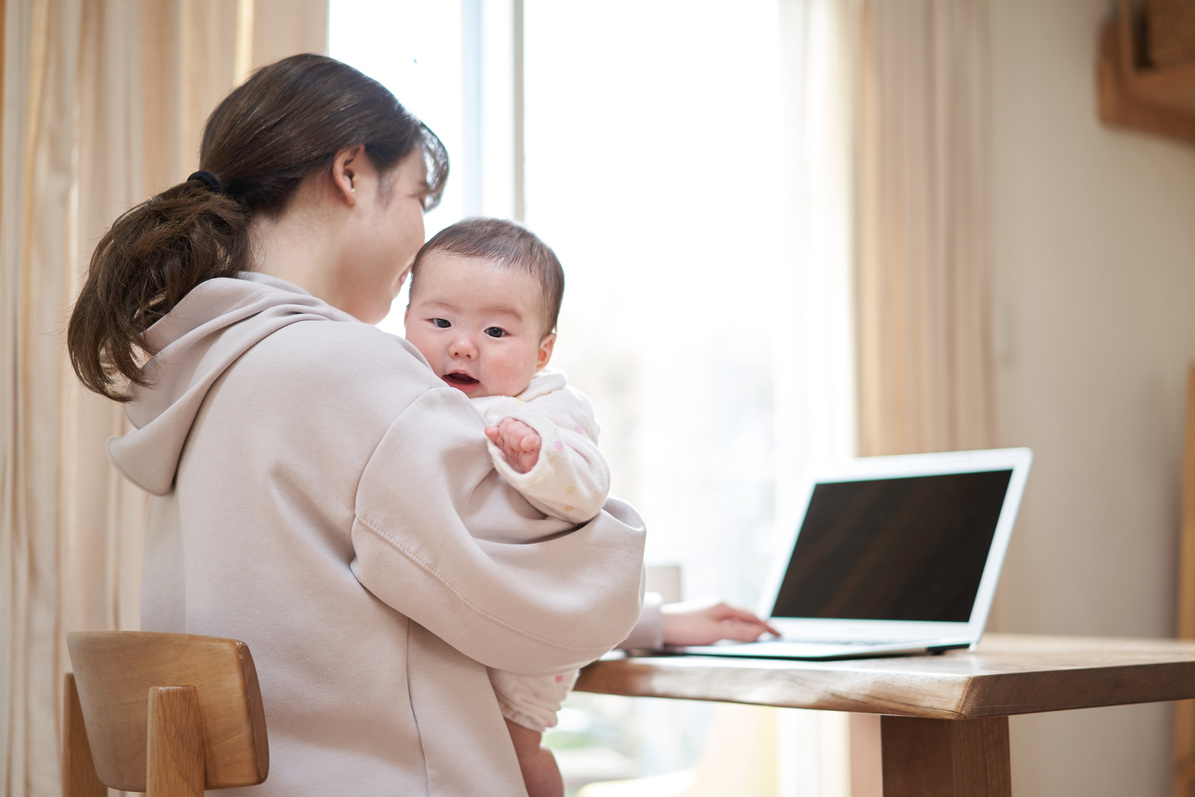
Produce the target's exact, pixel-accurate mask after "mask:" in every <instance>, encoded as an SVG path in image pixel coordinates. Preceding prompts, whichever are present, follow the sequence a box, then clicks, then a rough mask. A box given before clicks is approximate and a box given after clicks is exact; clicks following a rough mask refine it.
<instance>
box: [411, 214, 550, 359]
mask: <svg viewBox="0 0 1195 797" xmlns="http://www.w3.org/2000/svg"><path fill="white" fill-rule="evenodd" d="M434 251H443V252H448V253H451V254H454V255H460V256H461V257H478V258H484V259H485V260H488V261H490V262H492V263H495V264H497V265H500V266H504V267H506V268H515V269H518V270H520V271H523V272H526V273H528V274H530V275H531V276H532V277H534V278H535V279H536V280H537V281H538V282H539V285H540V288H541V289H542V291H543V296H542V297H541V302H542V304H541V307H542V309H543V317H544V320H545V321H546V322H547V327H546V328H545V329H544V334H545V335H546V334H547V333H549V332H552V331H553V330H555V329H556V322H557V320H558V319H559V317H560V303H561V302H562V301H563V299H564V268H563V267H561V265H560V260H559V258H557V257H556V253H555V252H553V251H552V248H551V247H549V246H548V245H547V244H545V243H544V242H543V241H542V240H540V238H539V236H537V235H536V234H535V233H533V232H531V230H529V229H527V228H526V227H524V226H523V225H522V224H519V223H518V222H514V221H509V220H507V219H490V218H471V219H464V220H463V221H458V222H457V223H456V224H450V225H449V226H447V227H445V228H444V229H442V230H440V231H439V232H438V233H436V234H435V235H433V236H432V237H431V238H430V239H429V240H428V242H427V243H425V244H424V245H423V247H422V248H421V249H420V250H419V253H418V254H417V255H415V262H414V264H413V265H412V266H411V294H412V295H414V293H415V283H416V280H417V279H418V274H419V264H420V263H421V262H423V259H424V258H425V257H427V255H428V254H429V253H430V252H434Z"/></svg>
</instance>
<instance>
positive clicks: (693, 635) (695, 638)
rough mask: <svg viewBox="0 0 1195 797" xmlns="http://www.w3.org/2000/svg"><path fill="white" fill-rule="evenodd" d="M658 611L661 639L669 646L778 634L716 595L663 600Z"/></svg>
mask: <svg viewBox="0 0 1195 797" xmlns="http://www.w3.org/2000/svg"><path fill="white" fill-rule="evenodd" d="M660 611H661V613H662V614H663V616H664V628H663V632H664V642H665V643H666V644H669V645H709V644H712V643H714V642H717V641H718V640H720V639H733V640H735V641H737V642H754V641H755V640H756V639H759V637H761V636H762V635H764V634H772V635H774V636H780V634H779V632H778V631H776V629H775V628H773V627H772V626H770V625H768V623H767V622H765V621H763V620H761V619H759V618H758V617H756V616H755V615H754V614H752V613H751V612H749V611H746V610H745V609H736V608H735V607H733V606H727V605H726V604H725V603H723V602H722V601H720V600H718V599H717V598H706V599H701V600H692V601H682V602H680V603H666V604H664V605H663V606H662V607H660Z"/></svg>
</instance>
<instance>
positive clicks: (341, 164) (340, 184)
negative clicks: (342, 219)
mask: <svg viewBox="0 0 1195 797" xmlns="http://www.w3.org/2000/svg"><path fill="white" fill-rule="evenodd" d="M371 166H372V164H370V163H369V157H368V156H367V155H366V154H365V145H364V144H358V145H357V146H355V147H349V148H348V149H342V150H341V151H340V152H337V153H336V157H335V159H333V161H332V186H333V188H335V190H336V194H337V195H338V196H340V197H341V198H343V199H344V201H345V202H347V203H348V206H349V207H353V206H354V205H356V204H357V183H358V181H359V179H360V177H361V175H362V174H363V173H364V172H365V171H366V170H368V169H369V168H371Z"/></svg>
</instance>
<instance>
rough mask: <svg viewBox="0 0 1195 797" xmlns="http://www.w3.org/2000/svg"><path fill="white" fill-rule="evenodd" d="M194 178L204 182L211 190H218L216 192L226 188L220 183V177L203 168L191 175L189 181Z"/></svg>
mask: <svg viewBox="0 0 1195 797" xmlns="http://www.w3.org/2000/svg"><path fill="white" fill-rule="evenodd" d="M192 180H198V181H199V182H201V183H203V184H204V185H206V186H207V187H208V188H210V189H211V190H213V191H216V192H219V191H222V190H224V186H222V185H221V184H220V178H219V177H217V176H216V175H214V174H212V173H211V172H209V171H207V170H201V171H198V172H195V173H193V174H192V175H191V176H190V177H188V178H187V182H188V183H189V182H191V181H192Z"/></svg>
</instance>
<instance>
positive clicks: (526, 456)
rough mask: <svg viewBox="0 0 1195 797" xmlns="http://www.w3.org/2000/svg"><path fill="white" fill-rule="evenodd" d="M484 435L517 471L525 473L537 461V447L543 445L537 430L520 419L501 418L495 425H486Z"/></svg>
mask: <svg viewBox="0 0 1195 797" xmlns="http://www.w3.org/2000/svg"><path fill="white" fill-rule="evenodd" d="M485 436H486V437H488V438H490V440H492V441H493V442H494V445H496V446H498V448H500V449H502V453H503V454H505V455H506V458H507V459H508V460H510V464H511V465H512V466H513V467H514V469H515V470H517V471H518V472H519V473H526V472H527V471H529V470H531V469H532V468H534V467H535V463H536V462H539V449H540V447H541V446H542V445H543V440H542V439H540V436H539V432H537V431H535V430H534V429H532V428H531V427H530V426H528V425H527V424H525V423H523V422H522V421H519V420H515V419H514V418H503V419H502V420H500V421H498V425H497V426H487V427H486V428H485Z"/></svg>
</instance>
